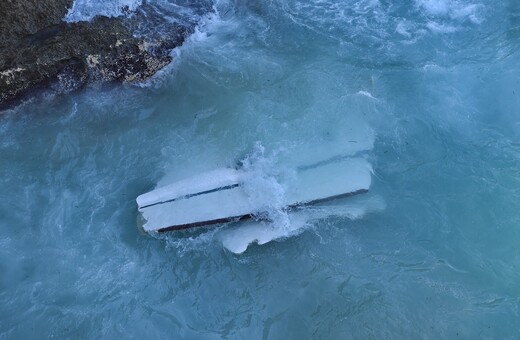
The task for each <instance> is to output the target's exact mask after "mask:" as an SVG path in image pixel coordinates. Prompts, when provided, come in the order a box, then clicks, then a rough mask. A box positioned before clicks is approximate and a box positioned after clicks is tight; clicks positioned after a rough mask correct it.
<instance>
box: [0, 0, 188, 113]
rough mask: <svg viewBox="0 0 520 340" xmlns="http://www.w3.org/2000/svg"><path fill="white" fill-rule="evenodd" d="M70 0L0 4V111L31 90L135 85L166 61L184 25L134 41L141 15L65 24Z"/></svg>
mask: <svg viewBox="0 0 520 340" xmlns="http://www.w3.org/2000/svg"><path fill="white" fill-rule="evenodd" d="M71 5H72V0H46V1H41V0H3V1H2V2H0V13H2V18H0V109H3V108H6V107H7V106H9V105H12V104H16V103H17V102H19V101H20V100H22V99H24V98H26V97H27V96H28V95H32V94H34V93H35V92H36V91H40V90H43V91H49V90H50V91H51V92H53V93H64V92H69V91H72V90H75V89H78V88H80V87H82V86H84V85H85V84H87V83H89V82H112V81H117V82H139V81H143V80H146V79H148V78H149V77H151V76H152V75H153V74H155V73H156V72H157V71H158V70H160V69H161V68H163V67H164V66H165V65H167V64H168V63H169V62H170V61H171V57H170V54H169V52H170V51H171V50H172V49H173V48H174V47H176V46H178V45H180V44H182V42H183V40H184V37H185V36H186V34H187V33H188V32H189V31H190V30H191V28H190V27H187V26H181V25H179V24H169V25H168V26H167V27H166V29H164V27H163V30H162V31H161V34H154V36H153V37H148V38H147V37H135V36H134V32H133V30H132V27H137V26H139V25H141V24H142V23H140V22H138V21H139V20H144V19H145V18H146V16H145V15H135V16H127V17H119V18H108V17H99V16H98V17H95V18H94V19H93V20H91V21H88V22H87V21H85V22H77V23H65V22H63V21H62V18H63V17H64V16H65V14H66V13H67V11H68V9H69V8H70V7H71Z"/></svg>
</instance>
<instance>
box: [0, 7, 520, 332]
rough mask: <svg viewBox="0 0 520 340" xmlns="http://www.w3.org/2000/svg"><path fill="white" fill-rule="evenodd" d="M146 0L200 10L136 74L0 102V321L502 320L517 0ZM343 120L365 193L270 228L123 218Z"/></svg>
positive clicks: (372, 324)
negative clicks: (233, 246) (6, 106)
mask: <svg viewBox="0 0 520 340" xmlns="http://www.w3.org/2000/svg"><path fill="white" fill-rule="evenodd" d="M116 2H117V1H114V3H116ZM120 2H121V1H120ZM123 2H124V3H126V2H125V1H123ZM123 2H121V3H123ZM101 3H102V2H100V4H101ZM129 3H130V2H129ZM149 3H152V4H154V5H156V6H157V7H158V8H160V9H161V13H163V15H165V16H172V18H173V17H175V18H176V16H175V15H174V14H173V12H174V11H176V12H175V13H179V12H178V11H179V9H183V12H182V13H183V15H187V16H197V20H199V21H200V24H199V29H198V30H197V32H196V33H195V34H194V35H193V36H191V37H190V38H189V39H188V41H187V42H186V44H185V45H184V46H183V47H181V48H179V49H177V50H175V51H174V52H173V54H174V62H173V63H172V64H171V65H170V66H169V67H168V68H167V69H165V70H164V71H162V72H160V74H158V75H157V76H156V77H155V78H154V79H152V80H151V81H150V82H149V83H146V84H142V85H141V86H130V85H128V86H126V85H125V86H121V87H116V88H112V87H99V86H93V87H90V88H88V89H85V90H84V91H82V92H80V93H76V94H73V95H69V96H65V97H61V98H57V99H48V100H41V101H37V102H33V103H30V104H28V105H25V106H23V107H21V108H18V109H16V110H14V111H10V112H6V113H4V114H2V115H0V136H1V138H0V202H1V203H0V338H6V339H10V338H114V337H116V336H123V337H125V338H191V339H220V338H229V339H242V338H253V339H256V338H264V339H287V338H295V339H299V338H318V339H323V338H324V339H344V338H356V339H359V338H376V339H380V338H397V339H402V338H412V339H415V338H427V339H437V338H467V339H470V338H471V339H473V338H495V339H515V338H519V337H520V250H519V245H520V54H519V46H520V2H518V1H516V0H508V1H500V2H492V1H487V0H458V1H455V0H453V1H448V0H415V1H401V2H397V1H394V2H391V1H383V0H379V1H378V0H364V1H363V0H358V1H355V0H349V1H333V0H302V1H296V0H283V1H282V0H281V1H274V0H273V1H216V2H214V3H211V4H210V5H212V6H213V10H212V11H211V12H210V13H206V14H204V13H201V11H199V10H197V11H191V10H190V9H189V7H185V6H187V5H186V4H185V1H177V2H173V1H171V2H167V1H164V0H163V1H162V2H156V3H154V2H152V1H150V2H149ZM81 4H82V3H81V2H78V6H79V7H77V8H83V9H84V10H85V11H87V13H88V11H92V10H94V11H95V10H96V8H97V9H98V10H99V9H100V6H101V5H99V4H98V5H97V6H96V2H95V1H84V2H83V4H84V6H83V7H81ZM202 7H203V6H202ZM105 9H106V8H105ZM353 136H354V137H356V140H364V141H365V142H367V143H368V144H370V143H373V146H372V147H370V148H369V151H367V152H365V153H364V154H363V157H366V158H367V159H368V160H369V161H370V163H371V164H372V166H373V169H374V174H373V177H372V187H371V190H370V192H369V193H368V194H366V195H364V196H359V197H356V198H353V199H349V200H343V201H340V202H339V203H338V202H336V204H335V205H334V206H325V207H324V210H325V212H329V213H328V214H325V216H324V217H322V218H319V219H316V220H312V221H309V222H307V223H305V225H303V226H301V227H299V228H298V230H297V231H292V232H282V233H281V234H282V235H283V237H281V238H279V239H276V240H273V241H272V242H269V243H267V244H264V245H257V244H253V245H251V246H250V247H249V248H248V249H247V250H246V251H245V252H244V253H243V254H241V255H237V254H234V253H232V252H230V251H229V250H228V249H226V247H225V246H224V244H225V241H226V235H228V234H229V232H230V231H233V230H236V228H240V226H236V225H228V226H220V227H218V228H210V229H199V230H196V231H186V232H179V233H170V234H168V235H165V236H163V237H161V238H153V237H149V236H145V235H142V234H140V233H139V231H138V229H137V227H136V216H137V207H136V203H135V198H136V197H137V196H138V195H140V194H142V193H144V192H146V191H149V190H151V189H153V188H154V187H155V186H156V185H157V184H158V183H159V184H164V183H168V182H171V181H173V180H176V179H180V178H183V177H187V176H190V175H193V174H196V173H198V172H202V171H206V170H211V169H213V168H215V167H222V166H230V165H233V164H235V163H236V161H237V160H240V159H243V158H244V157H246V155H251V154H254V150H256V149H257V148H258V145H260V146H261V147H262V148H264V149H265V151H264V154H262V155H260V156H259V157H260V158H261V159H262V160H263V163H262V164H264V168H269V167H270V166H271V167H274V166H275V165H272V164H275V163H274V162H271V161H272V159H273V157H275V156H273V155H275V154H277V152H280V150H284V151H285V152H289V153H290V152H291V150H294V149H297V146H299V145H310V146H312V145H319V144H320V143H321V142H323V141H324V140H328V139H331V138H339V139H342V138H344V139H346V140H349V139H350V138H351V137H353ZM271 170H273V169H271ZM266 171H267V170H266ZM338 205H339V207H338ZM342 207H343V210H342ZM338 210H340V211H343V213H337V211H338ZM276 222H277V221H275V222H274V223H273V225H269V226H266V227H269V228H277V227H279V228H282V227H287V226H280V225H276ZM284 230H285V229H284Z"/></svg>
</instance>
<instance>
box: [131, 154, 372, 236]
mask: <svg viewBox="0 0 520 340" xmlns="http://www.w3.org/2000/svg"><path fill="white" fill-rule="evenodd" d="M292 170H293V171H292V172H291V173H292V174H293V175H292V176H290V178H284V177H281V178H276V179H275V180H276V181H278V183H279V185H280V187H281V188H283V195H282V196H281V197H278V201H279V202H278V204H277V205H278V206H280V207H281V208H282V209H284V210H286V211H291V210H294V209H301V208H303V207H305V206H307V205H310V204H314V203H319V202H323V201H326V200H333V199H338V198H341V197H347V196H352V195H357V194H361V193H365V192H367V191H368V190H369V188H370V184H371V174H372V168H371V166H370V164H369V163H368V162H367V161H366V160H365V159H364V158H361V157H346V158H333V159H331V160H328V161H324V162H323V161H322V162H318V163H314V164H310V165H305V166H298V167H295V168H294V169H292ZM253 176H254V174H251V173H250V172H248V171H247V170H245V169H241V168H239V169H233V168H222V169H216V170H213V171H210V172H206V173H203V174H200V175H198V176H194V177H190V178H187V179H184V180H181V181H178V182H175V183H173V184H170V185H167V186H164V187H161V188H157V189H155V190H153V191H150V192H148V193H145V194H142V195H140V196H139V197H137V205H138V210H139V213H140V216H141V220H142V225H141V227H142V229H143V230H144V231H145V232H147V233H154V232H165V231H172V230H181V229H186V228H192V227H199V226H209V225H214V224H220V223H226V222H233V221H239V220H244V219H250V218H253V217H255V218H261V217H262V216H268V214H265V213H266V209H268V206H269V205H268V204H266V202H265V201H263V200H259V199H258V198H257V197H255V194H254V192H253V191H251V186H249V185H248V184H249V183H250V181H251V180H254V178H253Z"/></svg>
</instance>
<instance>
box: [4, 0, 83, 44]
mask: <svg viewBox="0 0 520 340" xmlns="http://www.w3.org/2000/svg"><path fill="white" fill-rule="evenodd" d="M72 3H73V0H51V1H47V0H44V1H42V0H2V1H0V13H1V17H0V48H1V47H4V46H7V45H8V44H10V43H12V42H13V41H16V40H17V39H18V38H19V37H22V36H25V35H29V34H34V33H36V32H38V31H39V30H41V29H42V28H45V27H48V26H51V25H53V24H57V23H59V22H60V21H61V18H63V17H64V16H65V14H67V11H68V9H69V8H70V7H71V6H72Z"/></svg>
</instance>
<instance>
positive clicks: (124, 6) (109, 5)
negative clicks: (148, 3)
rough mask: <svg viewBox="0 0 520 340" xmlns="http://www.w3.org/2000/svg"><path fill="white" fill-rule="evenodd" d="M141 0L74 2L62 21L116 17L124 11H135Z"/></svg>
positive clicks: (76, 0) (82, 0)
mask: <svg viewBox="0 0 520 340" xmlns="http://www.w3.org/2000/svg"><path fill="white" fill-rule="evenodd" d="M141 3H142V0H108V1H106V0H105V1H103V0H75V1H74V4H73V5H72V8H71V9H70V10H69V12H68V13H67V15H66V16H65V18H64V20H65V21H67V22H77V21H88V20H91V19H92V18H94V17H95V16H97V15H104V16H107V17H118V16H121V15H123V14H125V11H126V10H128V11H132V12H133V11H135V10H136V9H137V7H139V6H140V5H141Z"/></svg>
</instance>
